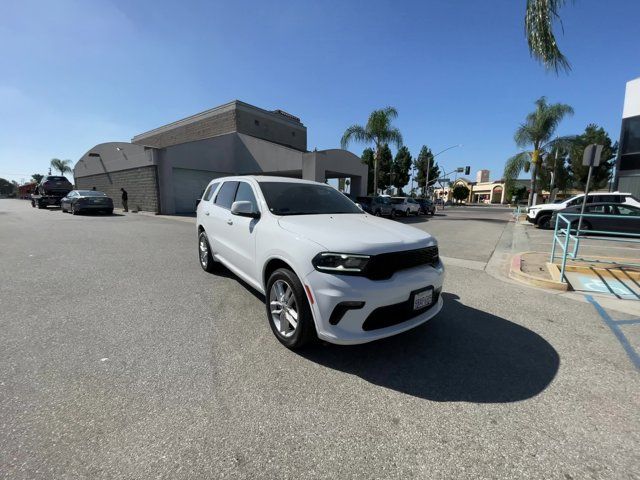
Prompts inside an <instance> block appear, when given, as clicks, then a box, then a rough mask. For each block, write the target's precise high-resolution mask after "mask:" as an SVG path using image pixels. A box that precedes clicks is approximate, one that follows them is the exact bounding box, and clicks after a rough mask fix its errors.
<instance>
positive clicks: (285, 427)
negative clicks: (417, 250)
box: [0, 200, 640, 479]
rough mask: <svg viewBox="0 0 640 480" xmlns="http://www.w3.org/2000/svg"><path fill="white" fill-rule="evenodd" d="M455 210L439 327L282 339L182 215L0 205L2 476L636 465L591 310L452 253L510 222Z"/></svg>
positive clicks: (609, 338) (629, 371) (567, 469)
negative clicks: (357, 336) (329, 340)
mask: <svg viewBox="0 0 640 480" xmlns="http://www.w3.org/2000/svg"><path fill="white" fill-rule="evenodd" d="M464 223H465V222H463V220H453V221H452V220H440V219H435V220H433V221H431V220H430V221H429V222H427V223H426V225H427V226H429V227H428V228H432V229H434V232H435V230H436V229H439V230H438V232H437V236H438V237H439V240H440V244H441V245H442V246H443V252H444V251H446V250H445V248H448V247H445V245H454V244H455V242H461V243H460V245H459V247H456V249H455V251H456V252H458V251H459V253H458V255H457V257H456V258H457V259H458V262H453V263H456V264H455V265H454V264H453V263H451V264H449V266H448V272H447V279H446V282H445V289H444V292H445V293H444V294H443V295H444V299H445V307H444V310H443V312H442V314H440V315H439V316H438V317H437V318H436V319H434V320H433V321H431V322H430V323H429V324H427V325H425V326H422V327H420V328H418V329H415V330H413V331H410V332H407V333H405V334H403V335H400V336H398V337H395V338H391V339H388V340H385V341H381V342H377V343H372V344H368V345H363V346H358V347H336V346H331V345H316V346H314V347H312V348H310V349H308V350H306V351H304V352H302V353H294V352H291V351H289V350H287V349H285V348H283V347H282V346H281V345H280V344H279V343H278V342H277V340H276V339H275V338H274V337H273V335H272V333H271V331H270V329H269V326H268V324H267V321H266V317H265V311H264V310H265V309H264V304H263V301H262V298H261V297H260V295H258V294H256V293H255V292H254V291H252V290H250V289H249V288H248V287H247V286H246V285H244V284H242V283H241V282H239V281H238V280H237V279H236V278H235V277H233V276H232V275H230V274H229V273H228V272H225V271H221V272H220V274H218V275H209V274H206V273H205V272H203V271H202V270H201V269H200V266H199V265H198V261H197V253H196V247H197V245H196V236H195V229H194V226H193V224H191V223H190V222H185V221H173V220H167V219H162V218H154V217H149V216H143V215H136V214H128V215H125V216H112V217H102V216H71V215H68V214H63V213H61V212H60V211H55V210H54V211H44V210H36V209H32V208H30V207H28V205H27V203H26V202H20V201H12V200H0V265H2V280H1V282H0V311H1V312H2V315H0V476H2V477H4V478H11V479H21V478H24V479H35V478H91V479H98V478H171V479H175V478H251V479H254V478H279V479H280V478H291V479H298V478H402V479H406V478H432V479H451V478H456V479H460V478H470V479H471V478H473V479H477V478H532V479H540V478H555V479H572V478H573V479H579V478H602V479H612V478H616V479H618V478H620V479H632V478H638V475H639V473H640V457H639V453H638V449H637V446H638V444H640V417H639V416H638V411H640V377H639V374H638V371H637V370H636V369H635V367H634V365H633V364H632V363H631V362H630V360H629V357H628V356H627V354H626V353H625V350H624V348H622V346H621V345H620V343H619V342H618V341H617V339H616V338H615V336H614V335H613V334H612V332H611V331H610V329H609V328H608V327H607V326H606V325H605V324H604V323H603V320H602V319H601V317H600V316H599V315H598V313H597V312H596V310H595V309H594V308H593V307H592V306H591V305H589V304H586V303H578V302H575V301H572V300H569V299H566V298H562V297H558V296H550V295H547V294H546V293H545V292H541V291H537V290H532V289H529V288H527V287H522V286H519V285H515V284H513V283H507V282H503V281H501V280H499V279H496V278H494V277H493V276H490V275H488V274H487V273H485V272H484V271H482V270H481V269H477V268H475V269H474V268H465V267H464V266H458V265H461V263H460V262H463V261H464V259H465V258H470V259H471V261H476V262H483V261H485V260H484V259H485V258H487V256H486V251H487V250H486V248H485V247H484V246H483V247H482V248H478V249H474V242H473V239H474V237H479V233H478V232H483V233H485V234H487V233H491V232H493V229H494V228H495V229H500V228H502V229H503V231H504V229H508V228H509V226H508V225H505V224H504V223H500V222H482V221H478V222H476V223H477V225H476V227H477V230H476V227H474V228H472V231H471V232H467V233H468V234H467V236H465V237H464V240H461V238H463V237H461V236H460V235H461V230H459V229H460V228H461V227H458V225H460V224H464ZM469 225H471V224H469ZM427 226H424V227H423V228H427ZM492 234H493V235H494V236H496V235H497V233H496V232H494V233H492ZM500 235H502V233H501V234H500ZM479 242H482V241H481V240H479ZM474 250H477V251H474ZM446 253H447V256H452V255H453V253H455V252H454V251H453V250H451V251H446ZM452 258H453V257H452ZM474 265H475V264H474ZM625 328H627V330H626V331H627V335H628V337H629V338H630V339H631V341H632V342H633V344H634V345H636V346H637V345H640V335H638V334H639V333H640V332H639V330H640V326H635V325H629V326H627V327H625Z"/></svg>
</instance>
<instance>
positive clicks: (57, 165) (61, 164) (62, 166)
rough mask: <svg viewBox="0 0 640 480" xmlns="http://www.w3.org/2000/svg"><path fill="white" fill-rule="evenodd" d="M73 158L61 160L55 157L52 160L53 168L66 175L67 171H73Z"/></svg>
mask: <svg viewBox="0 0 640 480" xmlns="http://www.w3.org/2000/svg"><path fill="white" fill-rule="evenodd" d="M70 164H71V160H60V159H59V158H54V159H52V160H51V168H53V169H54V170H57V171H58V172H60V175H64V174H65V173H71V167H70V166H69V165H70Z"/></svg>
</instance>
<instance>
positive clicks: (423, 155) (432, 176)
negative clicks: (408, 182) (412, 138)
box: [414, 145, 440, 194]
mask: <svg viewBox="0 0 640 480" xmlns="http://www.w3.org/2000/svg"><path fill="white" fill-rule="evenodd" d="M427 165H429V186H431V185H433V184H434V183H435V182H436V181H437V179H438V177H439V176H440V167H438V164H437V163H435V162H434V160H433V153H432V152H431V150H430V149H429V148H428V147H427V146H426V145H423V146H422V148H421V149H420V154H419V155H418V158H417V159H416V161H415V162H414V167H415V169H416V172H417V174H416V182H417V183H418V187H419V188H421V189H422V192H423V194H426V192H425V191H424V187H425V183H426V181H427Z"/></svg>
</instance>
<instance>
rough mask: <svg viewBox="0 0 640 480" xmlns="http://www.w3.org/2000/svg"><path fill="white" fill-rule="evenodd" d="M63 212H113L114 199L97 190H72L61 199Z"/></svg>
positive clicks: (75, 213)
mask: <svg viewBox="0 0 640 480" xmlns="http://www.w3.org/2000/svg"><path fill="white" fill-rule="evenodd" d="M60 208H61V209H62V211H63V212H71V213H72V214H73V215H77V214H79V213H81V212H89V211H91V212H102V213H106V214H108V215H111V214H112V213H113V200H111V198H109V197H108V196H107V194H106V193H103V192H98V191H97V190H72V191H70V192H69V193H68V194H67V196H66V197H64V198H63V199H62V200H61V201H60Z"/></svg>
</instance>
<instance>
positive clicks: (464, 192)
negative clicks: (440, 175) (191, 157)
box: [451, 184, 471, 202]
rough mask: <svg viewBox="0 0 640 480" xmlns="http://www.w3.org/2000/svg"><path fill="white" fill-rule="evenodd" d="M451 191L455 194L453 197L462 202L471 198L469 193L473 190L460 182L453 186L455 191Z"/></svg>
mask: <svg viewBox="0 0 640 480" xmlns="http://www.w3.org/2000/svg"><path fill="white" fill-rule="evenodd" d="M451 193H452V194H453V198H454V199H455V200H457V201H459V202H461V201H463V200H466V199H467V198H469V193H471V190H469V188H468V187H466V186H465V185H461V184H458V185H456V186H455V187H453V191H452V192H451Z"/></svg>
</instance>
